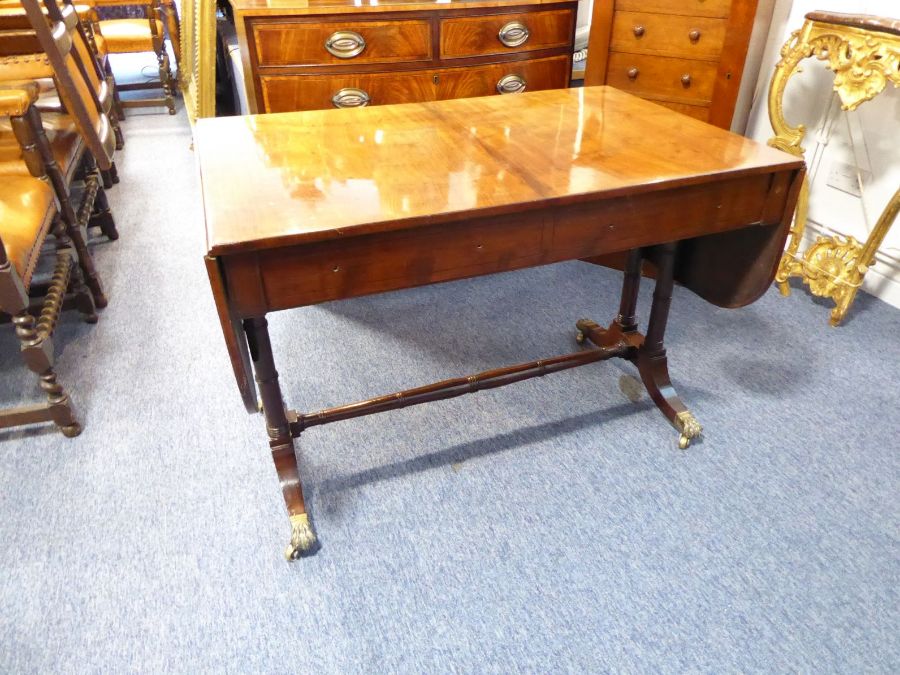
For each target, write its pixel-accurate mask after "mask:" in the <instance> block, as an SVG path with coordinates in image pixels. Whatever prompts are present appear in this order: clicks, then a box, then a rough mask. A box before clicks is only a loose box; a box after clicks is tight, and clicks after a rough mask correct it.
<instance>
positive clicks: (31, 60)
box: [0, 54, 53, 82]
mask: <svg viewBox="0 0 900 675" xmlns="http://www.w3.org/2000/svg"><path fill="white" fill-rule="evenodd" d="M52 77H53V68H51V67H50V59H48V58H47V55H46V54H23V55H21V56H0V82H8V81H11V80H41V79H45V78H52Z"/></svg>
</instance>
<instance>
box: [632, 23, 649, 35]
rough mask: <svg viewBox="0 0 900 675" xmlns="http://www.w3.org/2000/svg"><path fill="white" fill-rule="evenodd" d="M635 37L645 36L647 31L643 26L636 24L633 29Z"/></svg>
mask: <svg viewBox="0 0 900 675" xmlns="http://www.w3.org/2000/svg"><path fill="white" fill-rule="evenodd" d="M632 30H633V31H634V37H636V38H639V37H644V33H645V32H646V31H645V29H644V27H643V26H635V27H634V28H633V29H632Z"/></svg>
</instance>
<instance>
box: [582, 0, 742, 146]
mask: <svg viewBox="0 0 900 675" xmlns="http://www.w3.org/2000/svg"><path fill="white" fill-rule="evenodd" d="M756 6H757V0H594V13H593V21H592V24H591V36H590V42H589V46H588V63H587V68H586V72H585V84H588V85H591V84H609V85H612V86H614V87H617V88H619V89H624V90H625V91H628V92H631V93H633V94H636V95H638V96H641V97H643V98H647V99H651V100H654V101H656V102H658V103H660V104H662V105H665V106H667V107H669V108H672V109H674V110H678V111H679V112H683V113H686V114H688V115H690V116H692V117H696V118H698V119H701V120H704V121H706V122H710V123H711V124H715V125H716V126H720V127H723V128H726V129H727V128H729V127H730V126H731V119H732V116H733V115H734V107H735V102H736V100H737V96H738V91H739V88H740V82H741V75H742V74H743V70H744V60H745V58H746V56H747V48H748V45H749V42H750V35H751V32H752V29H753V20H754V16H755V14H756Z"/></svg>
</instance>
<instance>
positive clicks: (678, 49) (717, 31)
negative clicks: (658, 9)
mask: <svg viewBox="0 0 900 675" xmlns="http://www.w3.org/2000/svg"><path fill="white" fill-rule="evenodd" d="M727 24H728V22H727V21H726V20H725V19H715V18H709V17H696V16H673V15H669V14H651V13H649V12H616V13H615V16H614V17H613V28H612V38H611V39H610V43H609V48H610V50H611V51H614V52H631V53H636V54H657V55H660V56H676V57H684V58H690V59H710V60H715V59H717V58H718V57H719V54H721V53H722V46H723V45H724V44H725V31H726V27H727Z"/></svg>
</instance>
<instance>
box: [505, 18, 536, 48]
mask: <svg viewBox="0 0 900 675" xmlns="http://www.w3.org/2000/svg"><path fill="white" fill-rule="evenodd" d="M530 36H531V33H530V31H529V30H528V26H526V25H525V24H524V23H521V22H519V21H510V22H509V23H507V24H504V25H503V27H502V28H501V29H500V32H499V33H497V39H498V40H500V42H501V43H503V45H505V46H506V47H518V46H519V45H523V44H525V43H526V42H527V41H528V38H529V37H530Z"/></svg>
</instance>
